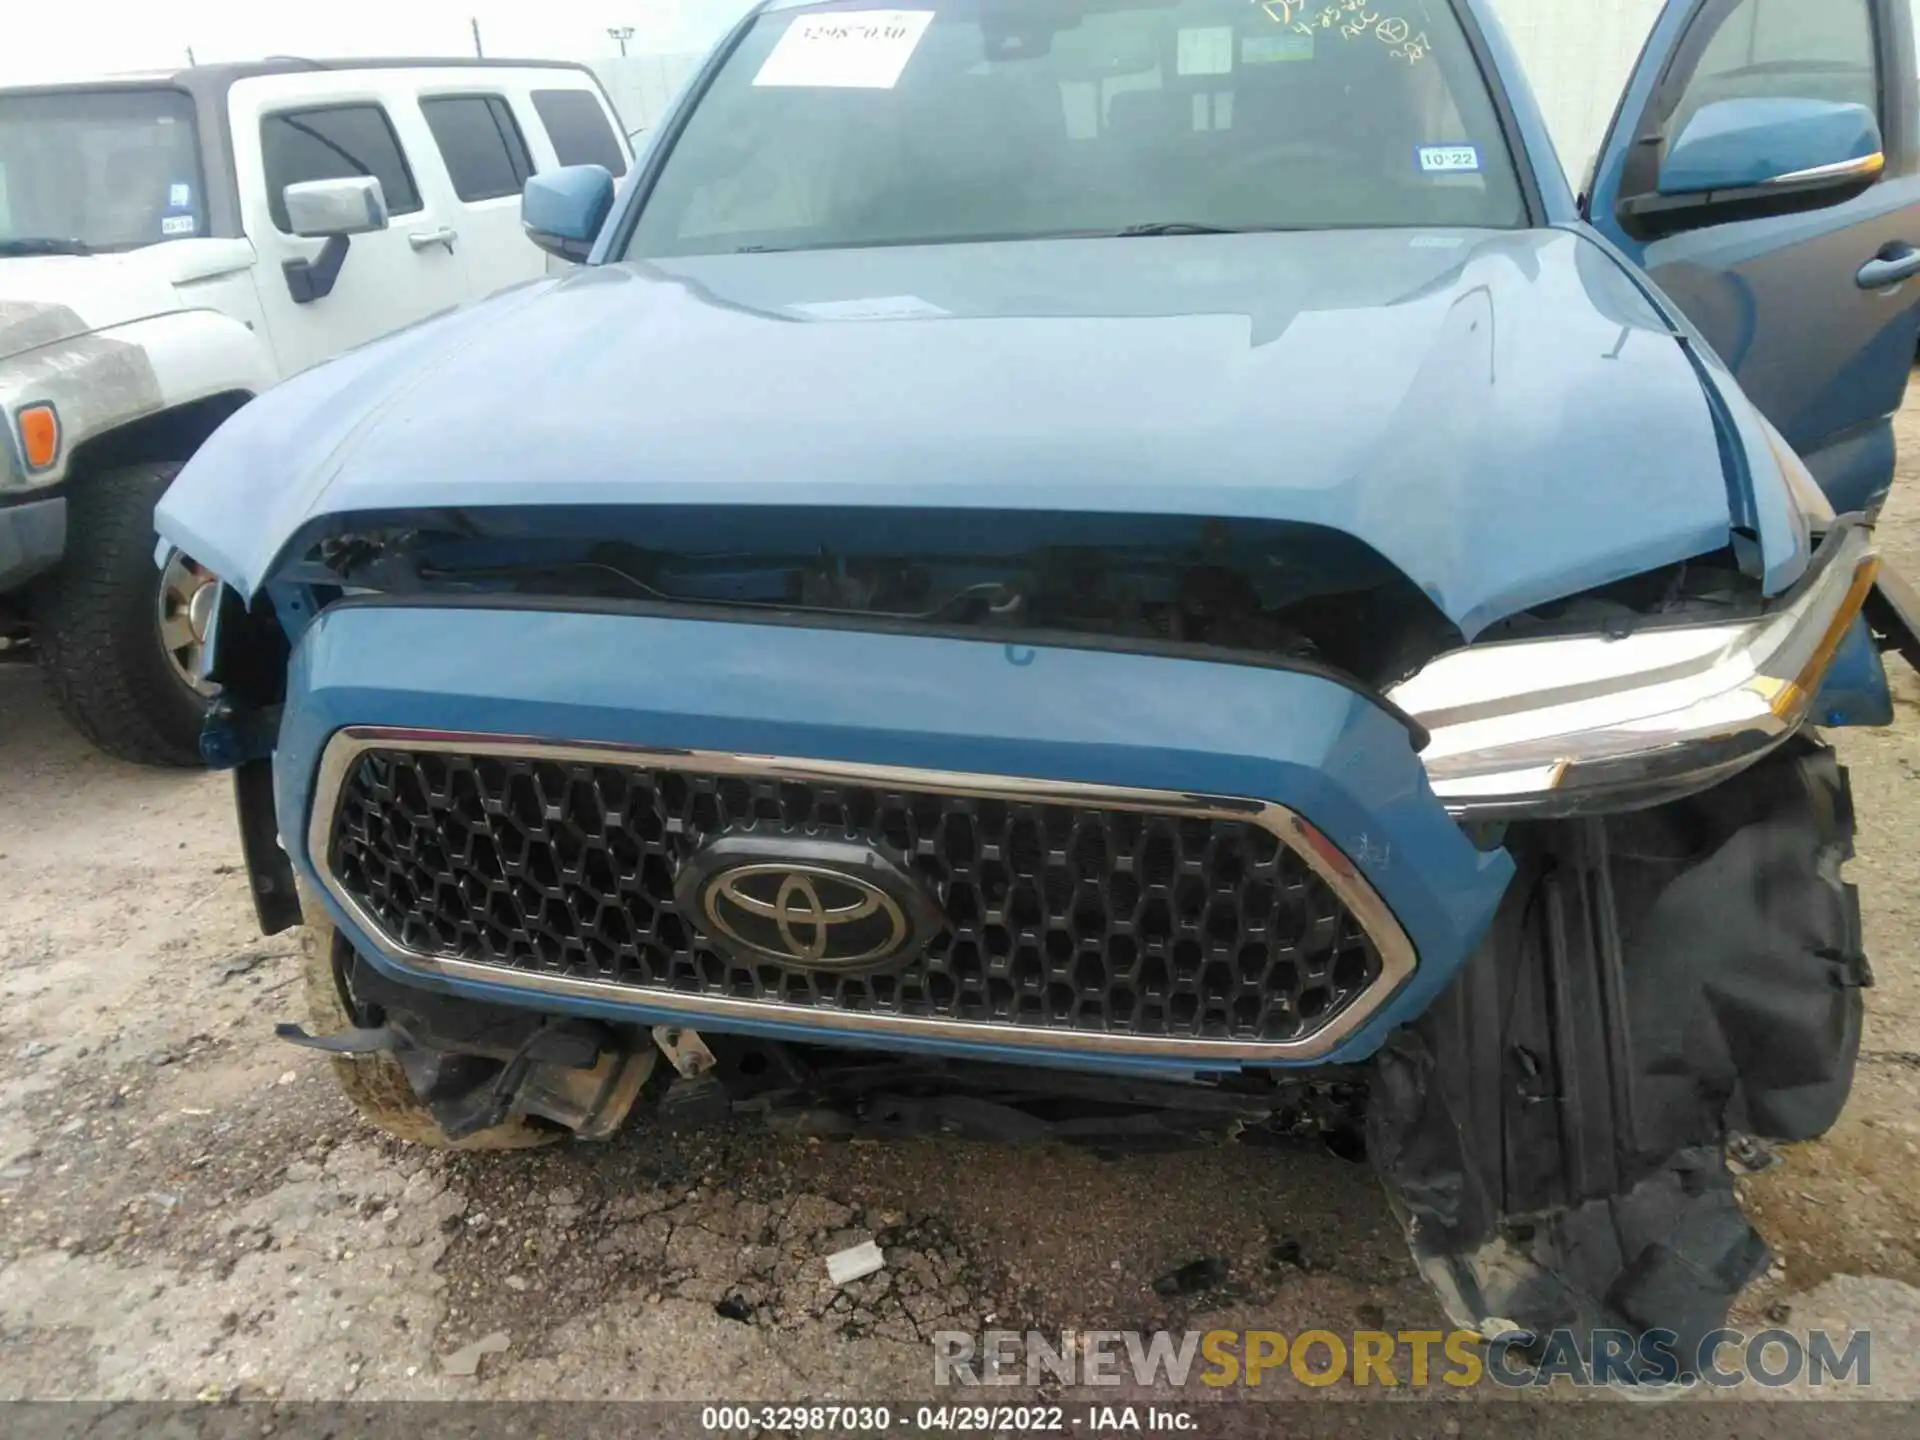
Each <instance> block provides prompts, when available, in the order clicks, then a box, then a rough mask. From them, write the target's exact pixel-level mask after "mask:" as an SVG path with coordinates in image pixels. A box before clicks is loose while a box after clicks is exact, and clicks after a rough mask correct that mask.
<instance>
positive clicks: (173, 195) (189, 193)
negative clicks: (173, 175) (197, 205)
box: [167, 180, 193, 210]
mask: <svg viewBox="0 0 1920 1440" xmlns="http://www.w3.org/2000/svg"><path fill="white" fill-rule="evenodd" d="M191 204H193V186H191V185H182V184H181V183H180V182H179V181H178V180H176V181H174V182H173V184H171V185H169V186H167V208H168V209H169V210H185V209H186V208H187V207H188V206H189V205H191Z"/></svg>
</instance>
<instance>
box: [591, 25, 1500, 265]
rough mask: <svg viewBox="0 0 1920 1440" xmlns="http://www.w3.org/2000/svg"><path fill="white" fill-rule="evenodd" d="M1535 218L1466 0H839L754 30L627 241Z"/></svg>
mask: <svg viewBox="0 0 1920 1440" xmlns="http://www.w3.org/2000/svg"><path fill="white" fill-rule="evenodd" d="M1524 215H1525V211H1524V207H1523V205H1522V202H1521V197H1520V189H1519V185H1518V182H1517V180H1516V177H1515V174H1514V170H1513V163H1512V160H1511V158H1510V156H1509V153H1508V150H1507V146H1506V142H1505V140H1504V138H1503V135H1502V132H1501V128H1500V124H1499V120H1498V118H1497V115H1496V111H1495V108H1494V104H1493V100H1492V97H1491V96H1490V95H1489V94H1488V92H1487V85H1486V81H1485V79H1484V77H1483V76H1482V75H1481V73H1480V69H1479V67H1478V65H1477V64H1476V63H1475V60H1474V57H1473V53H1472V51H1471V49H1470V47H1469V46H1468V43H1467V39H1466V36H1465V34H1464V33H1463V32H1462V30H1461V27H1460V22H1459V20H1458V18H1457V17H1456V16H1455V14H1454V11H1453V8H1452V5H1451V4H1450V3H1449V0H1367V3H1366V4H1361V3H1358V0H1320V3H1318V4H1313V5H1308V4H1301V3H1294V0H1253V3H1249V0H1187V3H1170V0H950V3H946V0H942V3H938V4H937V5H935V6H934V7H932V8H924V9H917V10H872V9H865V8H861V7H860V6H858V5H852V4H835V5H812V6H807V7H805V8H803V9H786V10H778V11H774V12H771V13H768V14H764V15H762V16H761V17H760V18H759V19H757V20H756V21H755V22H754V23H753V25H752V27H751V29H750V30H749V31H748V32H747V33H746V35H745V36H744V38H743V39H742V40H741V42H740V44H739V45H738V47H737V48H736V49H735V50H734V51H733V53H732V54H731V56H730V57H729V58H728V59H727V60H726V62H725V64H724V66H723V67H722V68H721V70H720V71H719V73H718V74H717V75H716V77H715V78H714V81H713V83H712V86H711V88H710V89H709V90H708V91H707V92H706V94H705V95H704V96H702V97H701V98H700V100H699V101H698V104H697V106H696V108H695V109H694V111H693V113H692V114H691V115H690V116H689V117H688V120H687V123H686V127H685V129H684V131H683V133H682V134H681V135H680V137H679V139H678V140H677V141H676V142H675V144H674V146H673V150H672V153H671V154H670V155H669V156H668V157H667V160H666V162H665V164H664V166H663V168H662V170H661V172H660V175H659V178H658V180H657V182H656V183H655V186H654V188H653V190H652V193H651V194H650V195H649V197H648V198H647V201H646V205H645V209H644V211H643V212H642V214H641V216H640V219H639V222H638V225H637V228H636V230H635V233H634V236H633V240H632V242H631V245H630V247H629V249H628V252H627V253H628V256H629V258H636V259H640V258H651V257H661V256H674V255H698V254H713V253H724V252H728V251H736V250H749V249H798V248H811V249H820V248H835V247H842V246H859V245H900V244H932V243H940V242H945V241H959V240H969V239H977V240H985V239H1019V238H1028V237H1038V236H1046V235H1077V234H1111V233H1121V232H1132V233H1141V234H1158V233H1167V232H1168V231H1172V232H1173V233H1182V232H1186V233H1191V232H1194V231H1205V230H1267V229H1327V228H1335V227H1352V226H1503V227H1504V226H1514V225H1518V224H1521V223H1522V222H1523V220H1524Z"/></svg>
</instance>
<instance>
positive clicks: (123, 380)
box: [0, 59, 631, 765]
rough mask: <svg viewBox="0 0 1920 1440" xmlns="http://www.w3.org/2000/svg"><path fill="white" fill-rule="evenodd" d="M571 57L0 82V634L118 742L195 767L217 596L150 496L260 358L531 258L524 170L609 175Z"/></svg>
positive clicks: (402, 315) (255, 372)
mask: <svg viewBox="0 0 1920 1440" xmlns="http://www.w3.org/2000/svg"><path fill="white" fill-rule="evenodd" d="M630 158H631V152H630V151H629V149H628V146H627V142H626V140H625V138H624V129H623V127H622V126H621V125H620V124H619V123H618V121H617V120H616V118H615V116H614V113H613V108H612V106H611V105H610V104H609V103H608V101H607V98H606V95H605V93H604V92H603V91H602V89H601V88H600V85H599V82H598V81H596V80H595V79H594V77H593V75H592V74H591V72H589V71H588V70H587V69H586V68H585V67H584V66H580V65H573V64H561V63H553V62H539V61H513V60H468V61H460V60H358V61H343V62H335V63H328V62H319V61H311V60H294V59H285V60H271V61H266V62H263V63H259V64H249V65H209V66H198V67H195V68H193V69H188V70H181V71H177V72H172V73H168V74H162V75H152V76H141V77H134V78H128V77H120V78H115V79H111V80H102V81H98V82H94V83H85V84H67V85H58V86H37V87H30V88H15V89H0V636H4V637H6V638H8V639H9V640H17V639H20V638H25V637H27V636H31V639H32V641H33V643H34V645H35V646H36V647H37V649H38V652H39V655H40V659H41V663H42V665H43V668H44V669H45V671H46V674H47V678H48V680H49V682H50V683H51V685H52V689H53V693H54V695H55V696H56V698H57V699H58V701H59V703H60V706H61V708H62V709H63V710H64V711H65V712H66V714H67V715H68V716H69V717H70V718H71V719H72V720H73V722H74V723H75V724H76V725H77V726H78V727H79V728H80V729H81V730H82V731H84V732H85V733H86V734H87V735H88V736H89V737H90V738H91V739H92V740H93V741H94V742H95V743H96V744H98V745H99V746H100V747H101V748H103V749H105V750H107V751H109V752H110V753H112V754H115V755H118V756H121V757H122V758H125V759H128V760H136V761H143V762H148V763H156V764H183V765H184V764H194V763H197V761H198V758H199V750H198V739H199V731H200V723H201V719H202V717H203V714H204V711H205V708H206V704H207V699H208V696H207V692H206V689H205V687H204V686H203V684H202V683H201V681H200V678H199V670H200V664H199V662H200V655H201V651H202V648H203V645H204V642H205V639H206V633H207V624H208V621H209V618H210V612H211V608H212V599H213V590H212V588H211V587H210V584H209V580H208V577H207V575H206V573H205V572H204V571H203V570H202V569H201V568H200V567H199V566H198V565H196V564H195V562H194V560H193V559H192V558H191V557H189V556H186V555H182V554H179V553H178V552H173V551H167V550H156V547H155V539H154V531H153V507H154V504H155V502H156V501H157V500H158V499H159V497H160V494H161V492H162V491H164V490H165V489H166V487H167V484H168V482H169V481H170V480H171V479H172V478H173V475H174V472H175V471H176V470H178V469H179V467H180V465H181V464H182V463H183V462H184V461H185V460H186V459H187V458H188V457H189V456H190V455H192V454H193V452H194V451H195V450H196V449H197V448H198V447H199V445H200V444H201V442H202V441H204V440H205V439H206V438H207V436H209V435H210V434H212V433H213V431H214V429H215V428H216V427H218V426H219V425H220V423H221V422H222V421H224V420H225V419H226V418H227V417H228V416H229V415H231V414H232V413H233V412H234V411H235V410H237V409H239V408H240V406H242V405H244V404H245V403H246V402H247V401H248V400H249V399H251V398H252V397H253V396H255V395H257V394H259V393H260V391H262V390H263V389H265V388H266V387H267V386H269V385H272V384H273V383H274V382H275V381H276V380H278V379H280V378H281V377H283V376H286V375H290V374H293V373H294V372H296V371H299V370H304V369H306V368H307V367H308V366H310V365H313V364H316V363H317V362H319V361H321V360H325V359H327V358H328V357H329V356H332V355H336V354H338V353H339V352H341V351H342V350H345V349H347V348H349V347H351V346H354V345H358V344H360V343H361V342H363V341H366V340H371V339H373V338H375V337H376V336H379V335H382V334H385V333H386V332H388V331H390V330H394V329H397V328H399V327H400V326H402V325H406V324H410V323H412V322H413V321H416V320H420V319H423V318H425V317H426V316H428V315H431V314H434V313H436V312H438V311H441V310H445V309H447V308H449V307H451V306H454V305H457V304H460V303H461V302H462V301H465V300H468V299H474V298H479V297H482V296H486V295H489V294H492V293H493V292H495V291H497V290H500V289H502V288H503V287H506V286H509V285H514V284H518V283H520V282H522V281H525V280H530V279H533V278H535V277H537V276H539V275H541V274H543V273H544V272H545V270H546V268H547V264H548V262H547V258H546V257H545V256H544V255H543V254H542V253H541V252H540V251H539V250H537V249H536V248H535V247H534V246H533V245H532V244H530V243H529V242H528V241H527V239H526V237H525V235H524V234H523V232H522V230H521V226H520V191H521V187H522V185H523V184H524V183H525V181H526V179H527V177H528V176H529V175H530V174H533V173H535V172H538V171H541V170H546V169H550V168H553V167H555V166H559V165H573V164H583V163H593V164H601V165H605V166H606V167H607V168H608V169H609V170H610V171H612V172H613V173H614V174H616V175H619V174H622V173H624V171H625V170H626V168H627V165H628V162H629V160H630Z"/></svg>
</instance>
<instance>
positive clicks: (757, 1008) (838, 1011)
mask: <svg viewBox="0 0 1920 1440" xmlns="http://www.w3.org/2000/svg"><path fill="white" fill-rule="evenodd" d="M370 751H391V752H400V753H402V754H406V755H411V756H417V755H431V754H436V753H438V754H446V755H454V756H462V757H472V758H475V759H479V758H494V759H499V760H505V761H520V762H552V763H557V764H562V765H586V766H594V767H614V768H617V769H627V770H648V771H668V772H674V773H679V774H682V775H690V776H699V777H739V778H742V779H748V780H753V781H763V782H773V783H778V784H795V785H809V786H835V787H871V788H873V789H877V790H882V791H889V792H906V793H911V794H922V795H937V796H951V797H964V798H965V799H966V800H968V801H978V802H995V801H997V802H1003V803H1005V804H1009V805H1028V806H1033V805H1039V806H1056V807H1060V806H1064V807H1074V808H1078V809H1084V810H1097V811H1102V812H1121V813H1126V814H1132V815H1139V816H1145V817H1168V818H1172V819H1176V820H1180V821H1221V822H1229V823H1231V824H1233V825H1237V826H1247V827H1253V828H1256V829H1258V830H1261V831H1265V832H1267V833H1268V834H1270V835H1271V836H1273V837H1274V838H1275V839H1276V840H1277V841H1278V847H1277V848H1278V849H1279V850H1280V851H1282V852H1285V854H1286V855H1289V856H1291V857H1294V858H1297V860H1298V861H1300V862H1301V863H1303V864H1304V865H1305V867H1306V869H1307V870H1309V871H1311V872H1312V875H1313V876H1314V877H1317V879H1318V880H1319V881H1320V882H1321V883H1323V884H1324V885H1325V887H1326V888H1327V890H1329V891H1330V892H1331V894H1332V897H1333V898H1334V899H1335V900H1336V901H1337V903H1338V905H1339V906H1340V907H1341V909H1342V910H1343V911H1344V913H1345V915H1346V916H1348V917H1351V920H1352V922H1353V924H1354V925H1355V926H1356V927H1357V928H1358V930H1359V932H1360V934H1361V937H1362V938H1363V939H1364V941H1365V944H1366V947H1367V949H1368V950H1369V952H1370V953H1371V955H1372V957H1373V958H1374V963H1373V965H1372V967H1371V970H1372V973H1371V978H1370V979H1369V980H1368V981H1367V982H1366V983H1365V984H1364V986H1363V987H1362V988H1360V989H1359V990H1358V992H1357V993H1356V994H1354V995H1353V996H1352V997H1351V998H1350V999H1349V1000H1348V1001H1347V1002H1345V1003H1343V1004H1341V1005H1340V1007H1339V1008H1337V1009H1335V1010H1333V1012H1332V1013H1331V1014H1330V1015H1328V1017H1327V1018H1326V1020H1325V1022H1324V1023H1323V1024H1320V1025H1318V1026H1317V1027H1315V1028H1313V1029H1311V1030H1309V1031H1307V1032H1306V1033H1302V1034H1298V1035H1295V1036H1292V1037H1289V1038H1282V1039H1262V1038H1249V1037H1247V1036H1245V1035H1224V1036H1223V1035H1219V1034H1215V1035H1202V1034H1199V1033H1189V1034H1166V1033H1158V1034H1155V1033H1132V1032H1129V1031H1126V1030H1115V1029H1110V1028H1070V1027H1068V1026H1065V1025H1044V1024H1033V1023H1013V1022H1011V1021H1009V1020H1007V1019H995V1018H956V1017H953V1016H946V1015H931V1014H900V1013H892V1012H890V1011H887V1010H883V1009H846V1008H835V1007H833V1006H830V1005H821V1004H818V1003H806V1004H797V1003H792V1002H790V1001H788V1000H785V999H763V998H743V997H741V996H739V995H737V994H727V993H714V992H712V991H706V992H702V991H689V990H684V989H673V988H668V987H666V986H658V987H655V986H650V985H638V984H634V983H631V982H630V981H622V980H613V979H609V978H605V977H603V976H599V975H579V974H561V973H552V972H550V971H546V970H540V969H520V968H514V967H512V966H511V965H506V964H501V963H499V962H497V961H486V960H476V959H473V958H470V957H468V956H465V955H461V954H452V953H446V952H444V951H439V952H436V951H435V950H433V949H428V948H421V947H419V946H417V945H414V944H409V943H408V942H407V941H406V940H404V939H402V938H401V937H400V936H399V935H397V934H396V933H394V930H393V928H392V927H391V926H389V925H387V924H384V923H383V922H382V920H381V919H380V917H379V916H378V915H377V914H376V913H374V911H373V909H371V908H370V907H369V905H368V904H367V903H364V902H363V900H362V899H361V898H360V897H359V896H357V895H356V894H355V893H354V892H353V890H352V888H351V887H350V886H349V885H348V884H346V883H344V881H343V878H342V876H341V875H340V874H338V873H336V869H335V855H336V849H335V847H336V840H337V830H338V825H339V815H340V809H341V804H342V801H343V798H345V797H346V795H347V792H348V787H349V782H350V781H351V780H352V778H353V774H354V771H355V767H356V766H357V765H358V764H359V762H360V761H361V760H362V759H363V758H366V757H367V756H368V752H370ZM307 839H308V852H309V855H310V857H311V859H312V862H313V864H314V867H315V869H316V871H317V873H318V875H319V877H320V879H321V882H322V883H323V884H324V885H325V887H326V889H327V891H328V893H329V894H330V895H331V897H332V898H333V899H334V900H335V901H336V903H338V904H339V905H340V907H341V908H342V909H343V910H344V911H345V912H346V913H347V914H348V915H349V916H350V917H351V918H352V919H353V920H354V921H355V922H356V924H357V925H358V926H359V928H360V929H361V930H362V931H363V932H364V933H365V934H366V935H367V936H368V937H369V938H370V939H371V940H373V941H374V942H375V943H376V944H377V945H378V946H379V948H380V952H381V955H382V957H383V958H385V959H386V960H387V961H388V962H389V963H391V964H393V965H396V966H398V967H400V968H401V969H404V970H411V971H414V972H417V973H420V974H422V975H430V976H439V977H444V978H447V979H458V980H466V981H476V982H483V983H486V984H489V985H495V986H504V987H511V988H517V989H521V990H525V991H527V992H529V994H530V995H548V996H571V997H576V998H582V999H591V1000H596V1001H600V1002H603V1003H604V1002H612V1003H615V1004H620V1005H627V1006H631V1007H633V1008H634V1009H635V1010H636V1011H638V1012H649V1013H652V1012H657V1013H661V1014H670V1015H685V1016H687V1017H689V1018H697V1017H705V1018H707V1019H709V1020H710V1021H711V1022H713V1023H715V1024H724V1023H725V1022H726V1021H728V1020H730V1019H731V1020H737V1021H742V1022H752V1023H758V1024H762V1025H766V1024H776V1025H781V1026H786V1027H795V1026H798V1027H817V1028H818V1029H819V1031H820V1032H821V1038H822V1040H830V1039H831V1038H832V1037H833V1035H834V1033H836V1032H838V1033H840V1034H843V1035H844V1034H858V1035H861V1036H865V1037H869V1038H884V1037H887V1036H892V1037H897V1038H898V1039H900V1040H901V1041H903V1042H909V1043H910V1042H912V1041H913V1040H915V1039H921V1040H927V1041H940V1042H944V1043H963V1044H968V1045H982V1046H993V1047H1001V1048H1006V1049H1010V1050H1029V1051H1051V1052H1055V1053H1063V1054H1086V1055H1100V1056H1115V1057H1121V1056H1137V1057H1142V1058H1148V1059H1156V1060H1178V1059H1192V1060H1206V1061H1212V1062H1222V1061H1226V1062H1235V1063H1260V1062H1263V1061H1264V1062H1268V1063H1287V1062H1299V1061H1308V1060H1314V1059H1317V1058H1320V1057H1322V1056H1324V1055H1326V1054H1327V1053H1329V1052H1330V1051H1332V1050H1333V1049H1334V1048H1335V1047H1336V1046H1338V1044H1339V1043H1340V1042H1341V1041H1342V1040H1344V1039H1345V1038H1346V1037H1347V1036H1349V1035H1350V1034H1352V1033H1353V1032H1354V1031H1355V1030H1356V1029H1358V1028H1359V1027H1360V1026H1361V1025H1362V1024H1364V1023H1365V1022H1366V1020H1367V1019H1368V1018H1370V1017H1371V1016H1372V1015H1373V1014H1374V1013H1375V1012H1376V1011H1378V1009H1379V1008H1380V1006H1381V1005H1382V1004H1383V1003H1384V1002H1385V1001H1386V1000H1387V998H1388V997H1389V996H1391V995H1392V994H1393V993H1394V992H1395V991H1396V990H1397V989H1398V988H1399V987H1400V985H1401V984H1402V982H1404V981H1405V980H1406V978H1407V977H1408V976H1409V975H1410V974H1411V973H1412V971H1413V969H1414V966H1415V954H1414V950H1413V946H1412V943H1411V941H1410V940H1409V939H1408V937H1407V935H1406V932H1405V931H1404V929H1403V928H1402V927H1401V926H1400V924H1399V922H1398V921H1397V919H1396V918H1395V917H1394V915H1393V914H1392V912H1391V911H1390V910H1389V909H1388V907H1387V905H1386V903H1385V902H1384V901H1383V900H1382V899H1381V898H1380V896H1379V894H1378V892H1377V891H1375V890H1374V888H1373V887H1372V885H1371V884H1370V883H1369V882H1368V881H1367V880H1366V878H1365V877H1364V876H1363V875H1361V874H1360V873H1359V872H1358V870H1357V869H1355V868H1354V867H1353V865H1352V864H1351V862H1350V861H1348V860H1347V859H1346V857H1345V856H1343V855H1342V854H1341V853H1340V852H1339V850H1338V849H1337V848H1336V847H1335V846H1334V845H1332V843H1331V842H1329V841H1328V840H1327V839H1326V838H1325V837H1324V836H1322V835H1321V834H1320V833H1319V832H1318V831H1317V830H1315V829H1314V827H1313V826H1312V825H1310V824H1309V823H1308V822H1307V821H1305V820H1304V819H1302V818H1301V817H1300V816H1298V815H1297V814H1295V813H1294V812H1293V811H1291V810H1289V809H1288V808H1286V807H1285V806H1282V805H1278V804H1274V803H1272V802H1268V801H1262V800H1246V799H1233V798H1224V797H1220V796H1213V795H1195V794H1185V793H1180V792H1172V791H1157V790H1137V789H1130V788H1124V787H1114V786H1103V785H1091V784H1080V783H1075V782H1058V781H1044V780H1035V779H1030V778H1025V777H1012V776H988V775H977V774H969V773H958V772H949V771H934V770H920V769H908V768H899V767H890V766H874V765H863V764H854V763H846V762H838V761H820V760H806V759H793V758H785V757H776V756H762V755H740V754H729V753H720V752H711V751H696V750H679V749H664V748H643V747H631V746H618V745H602V744H581V743H560V742H553V741H549V740H543V739H538V738H532V737H521V736H511V735H497V734H464V733H458V732H448V731H438V730H435V731H423V730H412V729H402V728H389V727H354V728H349V729H345V730H342V731H339V732H337V733H336V734H335V735H334V736H333V738H332V739H331V740H330V741H329V742H328V745H327V747H326V750H325V752H324V754H323V756H322V759H321V763H320V767H319V773H318V776H317V778H316V783H315V788H314V793H313V809H312V815H311V820H310V824H309V829H308V837H307ZM702 948H703V949H704V948H706V947H704V945H703V946H702Z"/></svg>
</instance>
